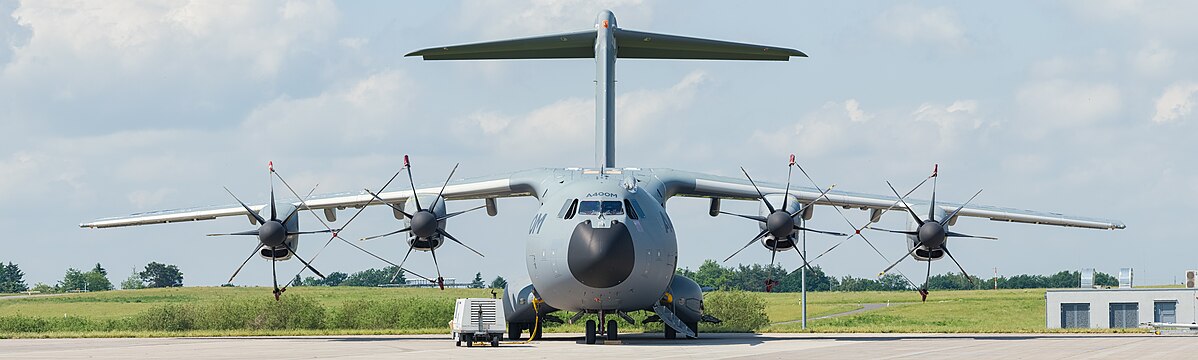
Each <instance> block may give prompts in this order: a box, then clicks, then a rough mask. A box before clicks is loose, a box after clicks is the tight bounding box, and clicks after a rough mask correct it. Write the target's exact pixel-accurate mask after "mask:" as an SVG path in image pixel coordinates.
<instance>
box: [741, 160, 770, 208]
mask: <svg viewBox="0 0 1198 360" xmlns="http://www.w3.org/2000/svg"><path fill="white" fill-rule="evenodd" d="M740 172H743V173H745V178H747V179H749V183H750V184H753V190H757V196H760V197H761V201H762V202H764V203H765V207H766V208H769V209H770V212H771V213H772V212H774V205H772V204H770V201H769V200H766V199H765V195H764V194H762V193H761V189H760V188H758V187H757V183H755V182H753V177H752V176H749V172H748V171H745V167H743V166H742V167H741V168H740Z"/></svg>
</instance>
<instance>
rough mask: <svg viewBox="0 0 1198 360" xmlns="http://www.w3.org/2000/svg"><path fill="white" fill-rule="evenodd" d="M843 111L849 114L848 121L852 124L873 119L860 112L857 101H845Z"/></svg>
mask: <svg viewBox="0 0 1198 360" xmlns="http://www.w3.org/2000/svg"><path fill="white" fill-rule="evenodd" d="M844 111H846V112H848V113H849V120H852V121H853V122H865V121H867V120H869V119H870V118H872V117H873V115H869V114H866V113H865V111H864V110H861V104H860V103H858V102H857V99H848V100H845V101H844Z"/></svg>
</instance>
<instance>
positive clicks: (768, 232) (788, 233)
mask: <svg viewBox="0 0 1198 360" xmlns="http://www.w3.org/2000/svg"><path fill="white" fill-rule="evenodd" d="M795 165H796V164H795V156H794V154H791V155H790V165H788V166H787V172H786V192H784V193H783V194H784V196H783V197H782V207H781V208H775V207H774V205H773V204H772V203H770V201H769V199H766V198H765V194H763V193H762V192H761V189H760V188H758V187H757V183H756V182H754V181H753V177H752V176H749V172H748V171H745V168H743V167H742V168H740V171H741V172H742V173H744V174H745V178H746V179H749V183H750V184H752V185H753V189H754V190H756V191H757V196H758V197H759V198H760V199H761V201H762V202H764V203H765V207H766V208H767V209H769V211H770V214H769V215H767V216H760V215H742V214H734V213H729V212H724V211H720V212H719V213H720V214H725V215H732V216H736V217H740V218H744V219H749V220H753V221H757V222H759V223H762V224H764V225H765V226H764V227H765V229H764V230H761V232H760V233H758V234H757V236H754V237H753V238H752V239H750V240H749V242H748V243H745V246H743V247H741V248H740V249H739V250H736V252H734V253H732V255H729V256H728V257H727V258H725V259H724V262H727V261H728V260H731V259H732V258H733V257H734V256H736V254H740V252H741V251H744V250H745V249H747V248H748V247H749V246H751V245H753V243H755V242H757V241H759V240H761V239H763V238H766V237H767V236H772V237H773V240H767V241H766V242H765V243H766V246H767V247H769V249H770V267H769V269H770V275H769V278H768V279H766V281H765V282H766V283H765V290H766V292H770V291H771V290H773V287H774V285H776V284H777V282H775V281H774V273H773V272H774V260H775V259H776V257H777V254H778V247H779V246H778V243H779V242H781V241H790V242H791V243H792V244H793V243H794V241H795V239H796V236H795V234H796V232H798V231H811V232H814V233H819V234H826V235H834V236H845V234H842V233H838V232H834V231H824V230H815V229H809V228H806V227H803V226H799V225H796V224H795V216H798V215H799V213H801V212H803V210H805V209H807V207H809V206H812V205H814V204H815V202H816V201H817V200H819V199H820V198H822V197H824V196H825V195H827V194H828V192H829V191H832V188H834V187H836V185H832V186H829V187H828V188H827V189H825V190H823V191H821V192H820V194H819V196H816V197H815V199H813V200H811V201H810V202H808V203H807V204H803V205H801V206H800V207H799V208H798V209H797V210H795V211H794V212H788V211H787V210H786V209H787V208H788V207H789V205H790V204H789V202H790V179H791V175H793V174H794V168H795ZM791 247H793V246H791ZM799 256H800V257H801V258H802V260H803V266H805V267H807V268H809V269H810V268H811V264H809V263H807V258H806V256H804V255H803V253H802V252H799Z"/></svg>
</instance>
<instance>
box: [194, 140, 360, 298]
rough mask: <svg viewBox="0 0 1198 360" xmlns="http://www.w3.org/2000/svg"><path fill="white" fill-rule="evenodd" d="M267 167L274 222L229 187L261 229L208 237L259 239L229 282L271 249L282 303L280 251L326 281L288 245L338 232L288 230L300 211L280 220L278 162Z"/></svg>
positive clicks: (227, 189) (273, 270)
mask: <svg viewBox="0 0 1198 360" xmlns="http://www.w3.org/2000/svg"><path fill="white" fill-rule="evenodd" d="M267 167H268V169H269V171H270V172H269V174H268V175H267V176H268V178H269V181H270V219H266V218H263V217H262V215H261V214H259V213H258V212H256V211H254V210H253V209H251V208H250V207H249V206H248V205H246V204H245V202H243V201H241V199H239V198H237V195H234V194H233V192H232V191H230V190H229V188H227V187H226V188H225V192H227V193H229V196H232V197H233V199H234V200H237V203H238V204H241V207H242V208H244V209H245V212H246V214H247V215H249V216H250V217H252V218H254V220H256V221H257V222H258V229H256V230H248V231H239V232H231V233H221V234H208V236H256V237H257V238H258V244H257V245H256V246H254V252H252V253H251V254H250V256H249V257H248V258H246V259H245V261H243V262H242V263H241V266H238V267H237V270H235V271H233V276H230V277H229V282H230V283H232V282H233V279H234V278H236V277H237V274H238V273H241V269H242V268H243V267H245V264H247V263H249V262H250V259H252V258H253V257H254V255H256V254H258V251H259V249H261V248H262V247H266V248H269V249H270V272H271V277H272V280H273V283H274V291H273V292H274V295H275V300H278V299H279V296H280V295H282V294H283V291H285V290H284V289H280V288H279V278H278V276H277V272H278V271H277V270H276V267H277V263H278V261H277V260H278V258H279V252H280V251H286V253H290V254H291V255H292V256H295V258H296V259H297V260H299V261H300V262H301V263H303V264H304V268H305V269H308V270H311V271H312V273H313V274H316V276H319V277H320V278H322V279H323V278H324V274H321V273H320V271H318V270H316V268H315V267H312V264H311V263H309V262H308V261H306V260H304V259H303V258H301V257H300V256H299V254H297V253H296V252H295V251H294V249H292V248H291V245H290V244H288V243H287V238H288V237H291V236H297V235H303V234H317V233H329V232H333V233H335V232H336V231H337V230H336V229H332V228H326V229H325V230H317V231H299V230H293V229H289V228H288V227H287V223H288V222H289V221H291V218H292V217H294V216H295V214H297V213H299V210H298V209H296V210H295V211H292V212H291V213H290V214H287V217H286V218H283V219H279V213H278V210H277V208H278V204H277V203H276V202H275V184H274V176H275V175H277V173H275V166H274V162H273V161H272V162H270V163H269V164H268V165H267ZM280 179H281V178H280ZM314 190H315V189H314ZM297 197H298V195H297ZM300 199H301V201H303V198H300ZM300 271H301V272H302V271H303V270H302V269H301V270H300Z"/></svg>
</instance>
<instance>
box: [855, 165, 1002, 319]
mask: <svg viewBox="0 0 1198 360" xmlns="http://www.w3.org/2000/svg"><path fill="white" fill-rule="evenodd" d="M939 172H940V165H936V166H935V167H934V168H933V170H932V175H931V178H932V201H931V203H929V204H928V215H927V217H926V218H920V216H919V215H918V214H917V213H916V212H915V210H914V209H912V208H911V206H910V205H909V204H907V201H906V200H905V199H904V198H905V196H900V195H899V193H898V190H895V189H894V185H892V184H890V182H889V181H887V182H886V185H887V186H889V187H890V191H892V192H894V196H896V197H898V199H899V200H898V203H900V204H901V205H902V206H903V209H905V210H907V213H908V214H910V215H911V219H912V220H914V221H915V223H916V225H917V226H916V228H915V229H914V230H907V231H899V230H888V229H880V228H870V229H872V230H878V231H885V232H891V233H898V234H904V235H907V236H911V237H914V238H915V240H914V244H913V246H911V249H910V250H909V251H907V253H906V254H904V255H903V256H902V257H900V258H899V259H898V260H896V261H895V262H894V263H892V264H890V266H888V267H886V269H884V270H882V272H880V273H878V276H882V275H884V274H886V272H888V271H890V270H891V269H893V268H894V267H895V266H898V264H900V263H902V262H903V260H906V259H907V258H908V257H913V255H915V252H916V251H918V250H919V249H921V248H922V249H924V251H927V252H928V256H925V259H926V261H927V263H928V271H927V275H926V276H925V277H924V284H923V287H922V288H920V289H919V294H920V296H921V297H922V298H923V300H924V301H927V296H928V280H931V276H932V260H933V259H932V257H931V255H932V252H933V251H936V250H941V251H943V252H944V254H945V255H948V257H949V259H952V260H953V263H954V264H956V265H957V268H958V269H960V270H961V274H962V275H964V276H965V279H966V280H969V282H970V283H971V284H972V283H973V282H974V281H973V277H971V276H969V273H968V272H966V271H965V268H964V267H963V266H961V263H960V262H958V261H957V259H956V258H955V257H953V254H952V252H949V251H948V247H947V244H946V243H947V240H948V238H950V237H962V238H980V239H989V240H997V238H995V237H990V236H974V235H966V234H961V233H956V232H952V231H949V230H948V224H947V223H948V221H949V220H951V219H952V218H953V217H955V216H957V214H958V213H960V212H961V209H964V208H965V206H968V205H969V203H970V202H972V201H973V199H975V198H977V196H978V195H979V194H981V193H982V191H981V190H978V192H977V193H974V194H973V196H972V197H970V198H969V200H967V201H965V203H964V204H961V206H958V207H957V209H956V210H953V212H951V213H949V214H948V215H946V216H944V217H942V218H939V219H937V218H936V209H937V207H936V183H937V182H938V177H939V176H938V174H939ZM908 194H910V193H909V192H908Z"/></svg>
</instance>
